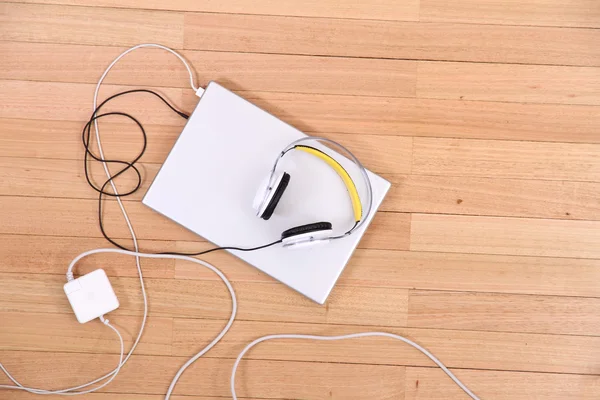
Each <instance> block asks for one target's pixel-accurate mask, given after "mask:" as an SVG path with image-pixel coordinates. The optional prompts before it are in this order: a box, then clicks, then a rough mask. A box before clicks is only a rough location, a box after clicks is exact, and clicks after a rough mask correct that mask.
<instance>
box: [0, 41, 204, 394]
mask: <svg viewBox="0 0 600 400" xmlns="http://www.w3.org/2000/svg"><path fill="white" fill-rule="evenodd" d="M146 47H148V48H158V49H162V50H165V51H168V52H169V53H171V54H173V55H174V56H176V57H177V58H178V59H179V60H180V61H181V62H182V63H183V64H184V66H185V68H186V70H187V72H188V75H189V80H190V86H191V88H192V89H194V91H198V87H196V85H195V83H194V74H193V72H192V69H191V67H190V66H189V64H188V63H187V61H186V60H185V58H183V57H182V56H181V55H180V54H179V53H177V52H176V51H174V50H172V49H170V48H168V47H166V46H163V45H160V44H156V43H143V44H139V45H137V46H133V47H131V48H129V49H127V50H125V51H124V52H123V53H121V54H120V55H119V56H118V57H117V58H115V59H114V60H113V61H112V62H111V63H110V64H109V66H108V67H107V68H106V70H105V71H104V73H103V74H102V76H101V77H100V79H99V80H98V83H97V84H96V89H95V91H94V99H93V108H92V110H95V109H96V107H97V104H98V94H99V92H100V86H101V85H102V83H103V81H104V79H105V78H106V76H107V75H108V73H109V71H110V70H111V69H112V68H113V66H114V65H115V64H116V63H117V62H118V61H119V60H120V59H121V58H123V57H124V56H126V55H127V54H129V53H131V52H132V51H134V50H137V49H140V48H146ZM94 129H95V133H96V135H95V136H96V141H97V142H98V153H99V155H100V158H101V159H105V156H104V151H103V148H102V142H101V140H100V130H99V128H98V120H95V121H94ZM102 166H103V168H104V172H105V174H106V177H107V178H108V179H109V180H110V184H111V187H112V189H113V193H114V194H115V195H118V194H119V192H118V190H117V188H116V185H115V183H114V181H113V180H112V179H111V174H110V171H109V169H108V165H107V163H105V162H102ZM116 200H117V203H118V205H119V208H120V209H121V212H122V214H123V218H124V219H125V222H126V224H127V227H128V229H129V233H130V234H131V238H132V240H133V245H134V248H135V250H136V251H138V250H139V246H138V242H137V236H136V235H135V232H134V229H133V226H132V224H131V221H130V220H129V216H128V214H127V211H126V210H125V207H124V205H123V203H122V201H121V198H120V197H118V196H117V197H116ZM79 258H81V255H80V256H79V257H78V259H79ZM192 260H195V259H192ZM196 261H198V260H196ZM196 261H194V262H196ZM72 265H73V264H72ZM136 267H137V271H138V276H139V280H140V288H141V291H142V298H143V301H144V312H143V317H142V324H141V326H140V330H139V333H138V335H137V337H136V339H135V341H134V342H133V344H132V346H131V349H130V350H129V352H128V353H127V355H126V357H125V359H124V360H123V361H122V362H120V363H119V366H118V367H117V368H116V369H115V370H113V371H111V372H109V373H108V374H106V375H104V376H102V377H100V378H98V379H95V380H93V381H91V382H88V383H86V384H83V385H80V386H75V387H72V388H69V389H68V391H71V392H73V391H75V390H78V389H82V388H85V387H88V386H91V385H93V384H95V383H98V382H100V381H102V380H104V379H107V378H110V380H109V381H108V382H110V381H112V379H114V375H113V374H114V373H115V371H118V370H119V369H120V368H121V367H122V366H123V365H124V364H125V363H126V362H127V361H128V360H129V358H130V357H131V355H132V354H133V352H134V350H135V349H136V347H137V345H138V344H139V342H140V340H141V338H142V334H143V332H144V328H145V326H146V321H147V319H148V298H147V295H146V288H145V285H144V278H143V275H142V268H141V265H140V259H139V256H136ZM211 267H212V266H211ZM212 268H214V267H212ZM69 271H71V274H70V275H69V274H68V275H67V279H73V275H72V266H71V267H70V268H69ZM211 347H212V346H211ZM206 351H208V350H206ZM194 361H195V360H194ZM192 362H193V361H192ZM190 364H191V363H190ZM186 368H187V366H186ZM0 369H2V371H3V372H4V373H6V375H7V376H8V377H9V378H10V379H11V380H13V382H14V383H15V384H17V385H19V384H18V382H17V381H16V380H14V379H13V378H12V376H11V375H10V374H9V373H8V371H7V370H6V369H5V368H4V367H3V366H2V364H0ZM183 369H185V368H183ZM181 372H183V371H182V370H180V372H179V373H178V375H177V376H176V378H177V379H178V377H179V376H180V375H181ZM176 381H177V380H176V379H174V381H173V382H176ZM106 384H107V382H105V383H103V384H102V386H100V387H104V386H105V385H106ZM172 385H174V384H173V383H172ZM0 388H14V387H12V386H8V387H7V386H0ZM97 389H98V388H95V389H94V390H97ZM40 394H45V393H40ZM58 394H63V395H67V394H69V393H58ZM72 394H79V393H78V392H74V393H72ZM167 398H168V397H167Z"/></svg>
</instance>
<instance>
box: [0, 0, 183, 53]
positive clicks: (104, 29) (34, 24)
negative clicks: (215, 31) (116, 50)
mask: <svg viewBox="0 0 600 400" xmlns="http://www.w3.org/2000/svg"><path fill="white" fill-rule="evenodd" d="M183 22H184V19H183V14H181V13H175V12H165V11H145V10H118V12H117V11H116V10H114V9H103V8H87V7H68V6H60V5H40V4H16V3H4V4H1V5H0V40H17V41H25V42H43V43H56V42H59V43H78V44H93V45H103V46H111V45H120V46H134V45H136V44H139V43H148V42H154V43H161V44H163V45H165V46H170V47H175V48H181V47H182V46H183V33H184V32H183V28H184V26H183Z"/></svg>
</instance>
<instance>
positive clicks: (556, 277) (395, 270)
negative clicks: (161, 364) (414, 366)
mask: <svg viewBox="0 0 600 400" xmlns="http://www.w3.org/2000/svg"><path fill="white" fill-rule="evenodd" d="M179 245H180V246H179V247H178V249H179V250H180V251H187V250H190V249H193V248H203V247H202V246H201V245H199V244H197V243H181V242H180V243H179ZM205 247H206V248H208V247H209V244H206V245H205ZM205 259H206V260H208V261H210V262H212V263H214V264H215V265H219V266H220V267H221V268H222V270H223V271H224V272H225V273H226V275H227V276H228V277H229V279H231V280H232V281H234V282H237V281H239V282H268V281H269V280H270V278H269V277H266V276H264V275H263V274H261V273H260V272H258V271H257V270H255V269H253V268H248V267H247V266H246V265H245V264H244V263H243V262H241V261H239V260H237V259H235V258H233V257H231V256H228V255H226V254H223V253H221V254H219V253H212V254H207V255H206V256H205ZM599 267H600V261H598V260H597V259H582V258H550V257H531V256H527V257H520V256H504V255H485V254H484V255H479V254H460V253H432V252H416V251H390V250H369V249H358V250H356V252H355V254H354V257H353V258H352V259H351V260H350V263H349V264H348V267H347V268H346V270H345V271H344V273H343V274H342V276H341V277H340V284H344V285H348V286H352V287H388V288H402V289H411V288H414V289H431V290H451V291H470V292H478V291H484V292H496V293H521V294H543V295H557V296H558V295H560V296H581V297H600V288H598V285H597V284H596V282H597V281H598V278H599V275H600V268H599ZM61 272H62V271H61ZM175 277H176V278H178V279H201V280H206V279H212V280H216V279H218V278H216V277H215V276H214V275H213V274H212V273H210V272H209V271H205V270H202V269H199V268H197V267H195V266H194V265H191V264H190V263H186V262H179V261H177V262H176V264H175ZM433 277H435V279H434V278H433Z"/></svg>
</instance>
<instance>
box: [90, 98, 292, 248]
mask: <svg viewBox="0 0 600 400" xmlns="http://www.w3.org/2000/svg"><path fill="white" fill-rule="evenodd" d="M131 93H150V94H152V95H154V96H156V97H158V98H159V99H160V100H162V101H163V103H165V104H166V105H167V106H168V107H169V108H170V109H171V110H172V111H173V112H175V113H176V114H178V115H179V116H181V117H182V118H184V119H188V118H189V115H187V114H185V113H184V112H182V111H179V110H177V109H176V108H175V107H173V106H172V105H171V104H170V103H169V102H168V101H167V100H166V99H165V98H164V97H162V96H161V95H160V94H158V93H156V92H154V91H152V90H148V89H133V90H127V91H124V92H120V93H117V94H114V95H112V96H110V97H108V98H107V99H106V100H104V101H103V102H102V103H100V105H99V106H98V107H96V109H95V110H94V112H93V113H92V116H91V117H90V119H89V120H88V122H87V123H86V124H85V126H84V127H83V132H82V138H81V140H82V142H83V147H84V148H85V155H84V160H83V164H84V167H83V170H84V173H85V179H86V181H87V183H88V185H90V187H91V188H92V189H94V190H95V191H96V192H98V223H99V226H100V232H102V236H104V238H105V239H106V240H108V241H109V242H110V243H111V244H113V245H114V246H116V247H118V248H120V249H122V250H127V251H135V249H130V248H127V247H125V246H124V245H122V244H120V243H118V242H116V241H115V240H114V239H112V238H111V237H110V236H108V234H107V233H106V230H105V229H104V222H103V218H102V204H103V202H102V200H103V197H102V196H103V195H106V196H112V197H119V198H120V197H127V196H131V195H132V194H134V193H136V192H137V191H138V190H139V189H140V187H141V186H142V175H141V173H140V171H139V169H137V167H136V166H135V164H136V163H137V162H138V161H139V160H140V158H142V156H143V155H144V153H145V152H146V146H147V144H148V136H147V134H146V130H145V129H144V126H143V125H142V124H141V123H140V122H139V121H138V120H137V119H136V118H134V117H133V116H131V115H129V114H127V113H124V112H118V111H113V112H107V113H104V114H98V111H99V110H100V108H102V106H104V105H105V104H106V103H107V102H109V101H110V100H113V99H114V98H116V97H119V96H123V95H126V94H131ZM110 115H116V116H122V117H126V118H129V119H130V120H132V121H133V122H135V123H136V125H137V126H138V128H140V131H141V132H142V140H143V145H142V149H141V150H140V152H139V154H138V155H137V156H135V157H134V159H133V160H132V161H123V160H109V159H105V158H102V157H100V156H98V155H96V154H94V153H93V152H92V151H91V150H90V139H91V129H92V124H93V123H94V122H96V121H97V120H99V119H100V118H104V117H107V116H110ZM90 157H91V159H92V160H93V161H97V162H102V163H107V164H121V165H124V167H123V168H122V169H120V170H119V171H118V172H117V173H115V174H114V175H109V178H108V179H107V180H106V181H105V182H104V183H103V184H102V186H101V187H98V186H96V185H95V184H94V183H93V182H92V179H91V178H90V174H89V168H88V162H89V161H91V160H90ZM130 169H132V170H133V171H135V174H136V176H137V183H136V185H135V187H134V188H133V189H131V190H129V191H126V192H124V193H118V194H117V193H112V192H108V191H106V190H105V189H106V186H107V185H108V184H109V183H111V182H114V180H115V179H116V178H118V177H119V176H121V175H122V174H124V173H125V172H126V171H128V170H130ZM281 242H282V240H281V239H280V240H277V241H275V242H271V243H268V244H265V245H262V246H257V247H251V248H242V247H234V246H225V247H214V248H212V249H208V250H204V251H200V252H196V253H178V252H162V253H156V254H171V255H181V256H199V255H202V254H206V253H211V252H213V251H217V250H237V251H254V250H260V249H264V248H267V247H270V246H273V245H275V244H277V243H281Z"/></svg>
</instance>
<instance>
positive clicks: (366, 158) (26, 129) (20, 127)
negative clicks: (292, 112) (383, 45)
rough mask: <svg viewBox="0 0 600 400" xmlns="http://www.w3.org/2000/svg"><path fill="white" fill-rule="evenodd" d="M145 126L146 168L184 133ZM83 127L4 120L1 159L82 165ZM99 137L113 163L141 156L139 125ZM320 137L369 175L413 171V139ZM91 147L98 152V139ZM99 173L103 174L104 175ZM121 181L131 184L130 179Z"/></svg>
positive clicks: (110, 129) (109, 129)
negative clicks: (362, 165)
mask: <svg viewBox="0 0 600 400" xmlns="http://www.w3.org/2000/svg"><path fill="white" fill-rule="evenodd" d="M138 99H139V98H138ZM128 107H129V105H128ZM163 111H164V110H163ZM115 121H116V120H115ZM143 123H144V129H145V130H146V135H147V137H148V143H147V147H146V152H145V153H144V156H143V158H142V161H143V163H142V165H144V163H159V164H162V162H163V161H164V160H165V159H166V158H167V155H168V154H169V151H170V150H171V148H172V147H173V144H174V143H175V141H176V140H177V137H178V136H179V134H180V133H181V130H182V126H181V125H180V126H169V125H153V124H146V123H145V121H144V122H143ZM83 126H84V122H70V121H35V120H24V119H6V118H0V130H2V133H3V134H2V136H0V157H25V158H40V159H43V161H42V160H40V161H35V160H29V161H27V160H22V161H20V162H21V163H27V162H31V163H36V162H40V163H41V162H49V163H50V162H54V161H51V160H50V159H61V160H82V159H83V153H84V149H83V144H82V142H81V129H82V128H83ZM100 133H101V135H102V136H101V137H102V146H103V148H104V151H105V154H107V155H110V156H111V157H113V158H122V159H130V160H131V159H133V158H135V157H136V156H137V155H138V153H139V150H140V146H141V143H142V139H141V133H140V131H139V129H138V128H137V127H136V126H134V125H132V124H127V123H123V124H122V123H116V122H101V123H100ZM318 135H319V136H324V137H327V138H330V139H333V140H336V141H339V142H341V143H343V144H344V145H345V146H347V147H348V148H349V149H351V150H352V152H354V153H355V154H356V155H357V156H358V157H359V158H360V159H361V160H362V161H363V162H364V163H365V164H366V165H367V166H368V168H369V169H370V170H376V171H386V170H389V171H395V172H399V173H407V172H409V171H410V168H411V161H412V138H411V137H406V136H393V135H368V136H366V135H361V134H352V133H349V134H342V133H331V132H318ZM92 138H93V139H94V138H95V134H94V133H93V132H92ZM92 148H93V150H94V151H96V148H95V140H94V141H93V145H92ZM13 161H14V162H15V163H17V161H16V160H14V159H13ZM57 163H58V164H57V165H59V164H60V162H57ZM63 164H64V165H63ZM63 164H60V165H61V166H60V167H59V166H57V167H56V168H57V169H60V170H62V169H63V167H64V168H67V165H74V164H66V163H63ZM15 167H16V166H15ZM30 169H35V167H34V166H33V165H32V166H31V168H30ZM82 169H83V167H82V165H81V164H77V167H75V169H74V170H76V171H79V170H82ZM148 169H149V170H150V171H152V170H154V167H152V166H148ZM100 172H101V173H102V170H101V171H100ZM122 179H126V180H127V177H123V178H122ZM63 189H64V188H63Z"/></svg>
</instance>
